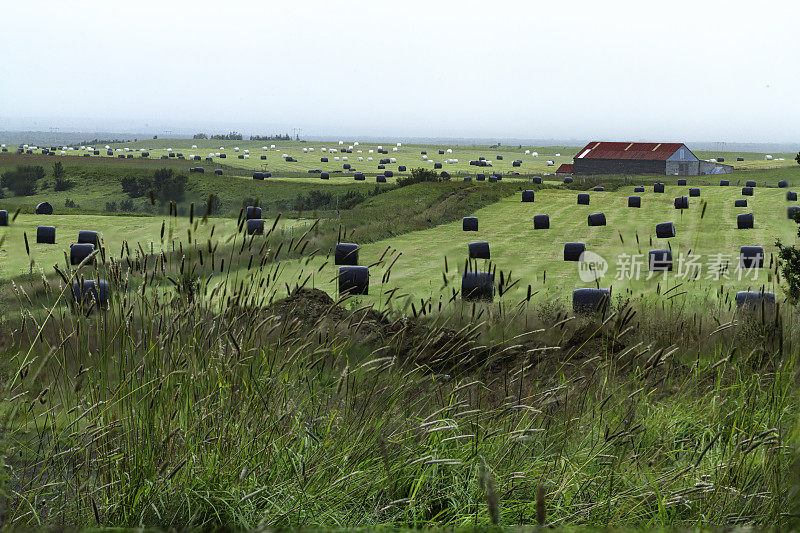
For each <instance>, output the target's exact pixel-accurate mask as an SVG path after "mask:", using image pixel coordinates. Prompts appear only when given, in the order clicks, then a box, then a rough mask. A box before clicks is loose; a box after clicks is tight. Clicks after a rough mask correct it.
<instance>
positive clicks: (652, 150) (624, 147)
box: [574, 141, 733, 176]
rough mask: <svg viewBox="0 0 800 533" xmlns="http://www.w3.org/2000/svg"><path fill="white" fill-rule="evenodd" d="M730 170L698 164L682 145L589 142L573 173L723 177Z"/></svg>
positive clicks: (575, 162) (690, 152)
mask: <svg viewBox="0 0 800 533" xmlns="http://www.w3.org/2000/svg"><path fill="white" fill-rule="evenodd" d="M732 169H733V167H730V166H729V165H718V164H715V163H706V162H705V161H700V160H699V159H698V158H697V156H695V155H694V154H693V153H692V151H691V150H689V149H688V148H687V147H686V145H685V144H683V143H637V142H597V141H595V142H590V143H589V144H587V145H586V146H584V147H583V148H582V149H581V151H580V152H578V154H577V155H576V156H575V161H574V173H575V174H669V175H676V176H696V175H698V174H726V173H728V172H730V171H731V170H732Z"/></svg>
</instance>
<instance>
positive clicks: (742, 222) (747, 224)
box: [736, 213, 755, 229]
mask: <svg viewBox="0 0 800 533" xmlns="http://www.w3.org/2000/svg"><path fill="white" fill-rule="evenodd" d="M754 221H755V217H753V213H742V214H741V215H737V216H736V227H737V228H738V229H753V223H754Z"/></svg>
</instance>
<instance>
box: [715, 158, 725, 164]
mask: <svg viewBox="0 0 800 533" xmlns="http://www.w3.org/2000/svg"><path fill="white" fill-rule="evenodd" d="M724 162H725V158H724V157H718V158H717V163H724Z"/></svg>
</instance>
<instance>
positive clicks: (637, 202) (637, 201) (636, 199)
mask: <svg viewBox="0 0 800 533" xmlns="http://www.w3.org/2000/svg"><path fill="white" fill-rule="evenodd" d="M628 207H642V197H641V196H628Z"/></svg>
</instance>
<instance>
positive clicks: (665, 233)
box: [656, 222, 675, 239]
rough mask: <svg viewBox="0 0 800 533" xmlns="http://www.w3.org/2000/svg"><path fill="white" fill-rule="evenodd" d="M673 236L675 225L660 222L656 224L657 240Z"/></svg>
mask: <svg viewBox="0 0 800 533" xmlns="http://www.w3.org/2000/svg"><path fill="white" fill-rule="evenodd" d="M674 236H675V224H674V223H673V222H660V223H659V224H656V237H658V238H659V239H671V238H672V237H674Z"/></svg>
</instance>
